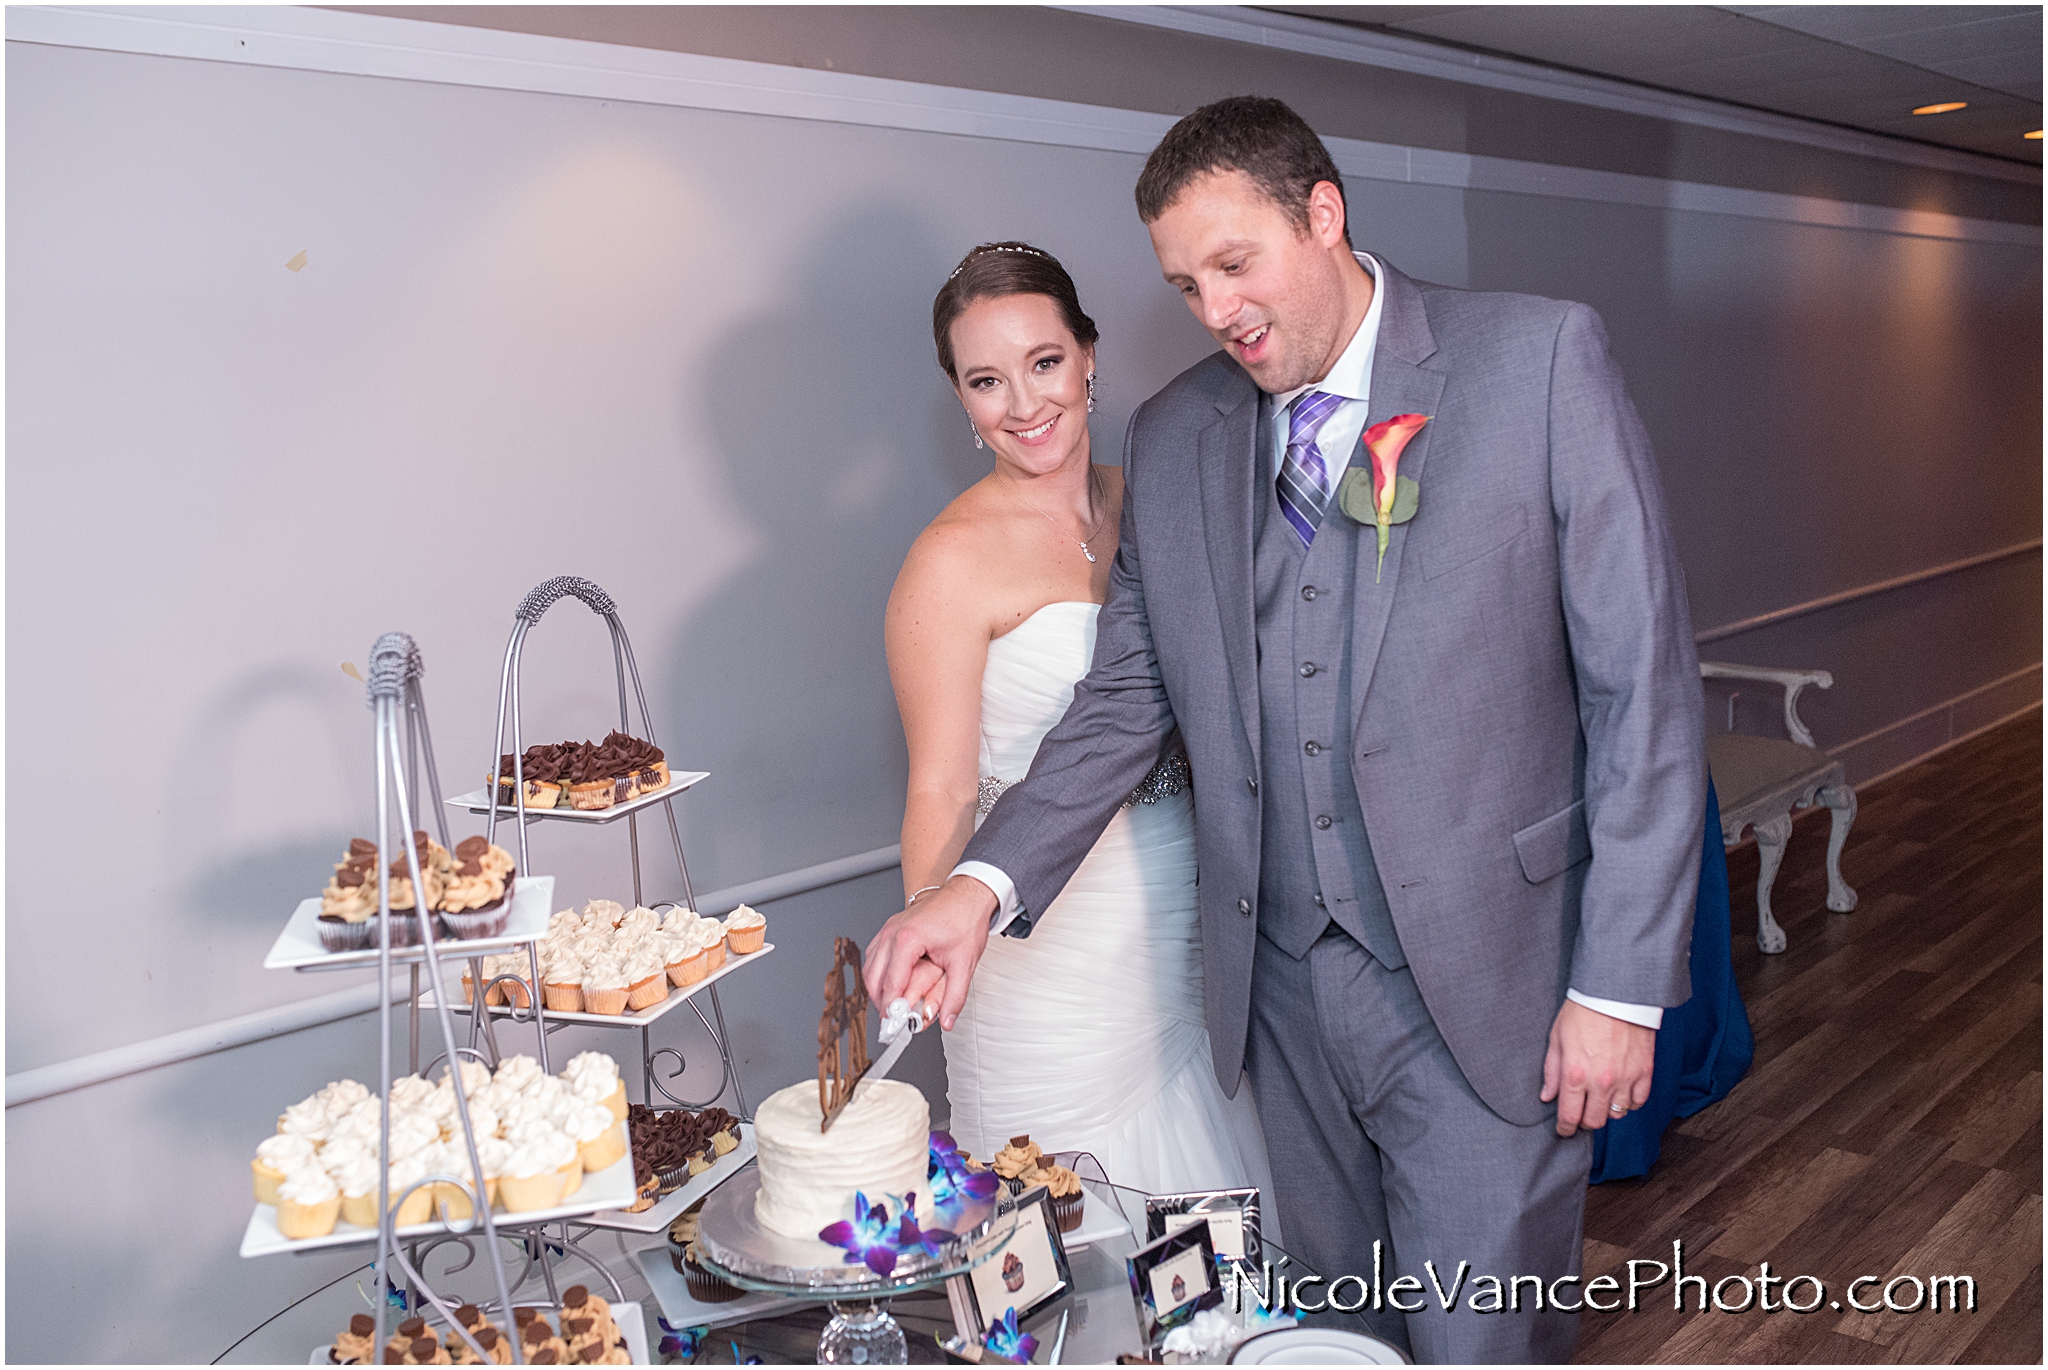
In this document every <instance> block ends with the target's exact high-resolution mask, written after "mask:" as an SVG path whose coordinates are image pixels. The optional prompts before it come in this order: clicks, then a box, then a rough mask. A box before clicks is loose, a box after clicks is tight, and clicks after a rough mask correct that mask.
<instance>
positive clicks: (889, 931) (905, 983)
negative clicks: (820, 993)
mask: <svg viewBox="0 0 2048 1370" xmlns="http://www.w3.org/2000/svg"><path fill="white" fill-rule="evenodd" d="M995 911H996V896H995V891H993V890H991V889H990V888H989V887H988V886H987V885H984V884H982V883H981V882H980V881H979V880H976V879H975V878H974V877H973V876H971V875H956V876H954V877H953V878H952V879H950V880H948V881H947V882H946V884H945V886H944V888H942V889H939V890H937V891H935V892H933V893H932V894H931V895H930V896H928V897H927V898H925V899H924V900H922V901H921V902H919V903H918V904H917V905H916V906H915V907H914V908H907V909H905V910H903V912H901V913H899V914H897V915H895V916H894V917H893V918H891V919H890V920H889V921H888V922H886V923H884V924H882V930H881V931H880V932H878V933H876V934H875V938H874V940H873V941H872V942H869V943H868V950H867V956H866V959H865V960H864V961H863V962H862V974H863V977H864V978H865V979H866V981H867V986H868V997H869V998H871V999H873V1000H874V1001H875V1002H876V1003H877V1004H888V1003H891V1002H893V1001H895V1000H897V999H901V998H908V997H910V996H909V992H910V990H911V989H913V988H920V987H925V986H928V985H929V984H930V980H931V972H930V970H929V969H926V970H925V971H924V972H923V973H922V974H921V975H918V976H917V981H916V984H915V985H913V983H912V981H913V975H916V974H917V972H918V967H919V964H920V963H921V962H929V963H930V965H932V966H936V967H938V970H939V973H940V974H941V975H943V976H944V977H945V979H944V987H945V993H944V995H943V996H942V997H941V999H940V1000H939V1025H940V1026H941V1027H943V1028H945V1029H946V1031H948V1032H951V1031H952V1030H953V1021H954V1019H956V1018H958V1017H959V1016H960V1006H961V1005H962V1004H965V1003H966V1002H967V986H968V983H969V982H970V981H971V980H973V978H974V967H975V965H976V964H977V963H978V962H979V961H980V960H981V953H982V949H983V948H985V947H986V946H987V945H988V921H989V919H990V917H992V916H993V915H994V913H995ZM921 992H926V993H928V992H929V991H928V989H923V990H921Z"/></svg>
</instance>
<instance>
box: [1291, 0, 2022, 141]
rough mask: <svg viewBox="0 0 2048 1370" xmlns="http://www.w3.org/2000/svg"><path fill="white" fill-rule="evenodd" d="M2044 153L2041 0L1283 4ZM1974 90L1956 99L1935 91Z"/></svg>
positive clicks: (1475, 45)
mask: <svg viewBox="0 0 2048 1370" xmlns="http://www.w3.org/2000/svg"><path fill="white" fill-rule="evenodd" d="M1267 8H1270V9H1274V10H1279V11H1282V12H1284V13H1288V14H1298V15H1304V16H1307V17H1310V18H1315V19H1324V20H1330V21H1333V22H1336V23H1339V24H1345V25H1348V26H1350V27H1353V28H1361V29H1372V30H1377V31H1382V32H1388V33H1398V34H1402V35H1404V36H1406V37H1410V38H1421V39H1427V40H1431V41H1434V42H1439V43H1446V44H1450V45H1453V46H1456V47H1459V48H1464V49H1468V50H1476V51H1481V52H1487V53H1492V54H1495V55H1498V56H1504V57H1515V58H1520V59H1522V60H1524V61H1531V62H1541V63H1543V64H1545V65H1547V66H1552V67H1562V68H1565V69H1568V70H1572V71H1579V72H1588V73H1592V74H1595V75H1599V76H1607V77H1612V78H1616V79H1619V80H1624V81H1631V82H1635V83H1637V84H1639V85H1645V86H1654V87H1657V88H1659V89H1662V90H1671V91H1680V92H1683V93H1684V94H1687V95H1696V96H1704V97H1706V98H1708V99H1714V100H1724V101H1727V102H1729V103H1731V104H1736V105H1743V106H1746V107H1748V108H1751V109H1762V110H1769V111H1771V112H1773V113H1777V114H1789V115H1794V116H1797V117H1799V118H1805V119H1815V120H1820V121H1822V122H1824V123H1829V124H1836V125H1840V126H1843V127H1847V128H1855V129H1862V130H1864V131H1866V132H1870V133H1881V134H1889V135H1891V136H1893V137H1898V138H1909V139H1913V140H1915V141H1917V142H1922V143H1931V144H1934V145H1937V146H1941V147H1950V148H1958V149H1961V150H1964V151H1968V152H1982V153H1988V154H1990V155H1992V156H1994V157H2001V158H2005V159H2007V160H2009V161H2016V162H2023V163H2027V164H2031V165H2035V166H2038V165H2040V163H2041V143H2040V141H2039V140H2028V139H2025V138H2023V137H2022V136H2021V135H2023V134H2025V133H2026V132H2027V131H2028V130H2030V129H2038V128H2040V127H2041V66H2042V59H2041V7H2040V6H2039V5H1728V6H1718V5H1273V6H1267ZM1951 100H1963V101H1967V102H1968V104H1969V108H1967V109H1963V110H1957V111H1955V112H1953V113H1948V114H1931V115H1914V114H1913V113H1912V110H1913V109H1914V108H1915V107H1917V106H1920V105H1929V104H1936V103H1945V102H1948V101H1951Z"/></svg>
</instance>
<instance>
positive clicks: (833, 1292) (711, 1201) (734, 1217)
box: [698, 1169, 1017, 1365]
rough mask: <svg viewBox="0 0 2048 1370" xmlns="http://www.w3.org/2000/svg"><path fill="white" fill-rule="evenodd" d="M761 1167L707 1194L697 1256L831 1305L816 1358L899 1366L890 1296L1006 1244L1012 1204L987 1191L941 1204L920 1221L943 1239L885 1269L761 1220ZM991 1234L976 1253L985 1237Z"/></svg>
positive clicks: (902, 1346)
mask: <svg viewBox="0 0 2048 1370" xmlns="http://www.w3.org/2000/svg"><path fill="white" fill-rule="evenodd" d="M760 1190H761V1172H760V1171H758V1170H752V1169H749V1170H744V1171H741V1172H740V1173H739V1174H738V1175H735V1176H734V1177H733V1178H732V1179H731V1180H730V1181H729V1182H727V1183H726V1184H725V1185H723V1186H722V1187H720V1188H718V1189H716V1190H714V1191H712V1193H711V1195H710V1197H708V1198H706V1199H705V1200H704V1207H703V1209H702V1211H701V1216H700V1220H699V1226H698V1250H699V1256H700V1258H702V1259H703V1260H704V1261H705V1262H706V1264H708V1265H709V1266H711V1268H712V1269H713V1270H714V1271H715V1272H716V1273H718V1274H720V1275H723V1276H725V1277H726V1278H727V1279H729V1280H731V1281H732V1282H733V1283H734V1284H736V1285H738V1286H739V1287H740V1288H742V1289H755V1290H760V1291H762V1292H765V1293H774V1294H786V1295H789V1296H791V1297H794V1298H800V1299H813V1300H818V1301H821V1302H829V1303H830V1304H831V1305H832V1320H831V1321H830V1322H828V1323H826V1324H825V1331H824V1333H823V1335H821V1336H820V1337H819V1338H818V1363H819V1364H820V1365H905V1364H908V1363H909V1360H910V1346H909V1343H908V1342H907V1341H906V1340H905V1339H904V1336H903V1329H902V1328H901V1327H899V1326H897V1325H896V1319H895V1318H893V1317H891V1316H890V1315H889V1299H890V1298H891V1297H892V1296H893V1295H896V1294H907V1293H909V1292H910V1291H912V1290H914V1289H926V1288H929V1287H931V1286H932V1285H935V1284H938V1283H940V1282H941V1281H943V1280H947V1279H951V1278H952V1277H953V1276H955V1275H959V1274H962V1273H964V1272H966V1271H968V1270H972V1269H973V1268H974V1267H975V1266H977V1265H979V1264H981V1263H982V1262H983V1261H985V1260H987V1259H989V1258H990V1257H991V1256H994V1255H995V1254H997V1253H998V1252H999V1251H1001V1250H1002V1249H1003V1247H1004V1246H1006V1245H1008V1244H1009V1240H1010V1237H1011V1235H1012V1234H1013V1233H1014V1232H1015V1231H1016V1227H1017V1215H1016V1212H1015V1210H1012V1211H1010V1212H1006V1213H1002V1214H1000V1215H999V1214H998V1213H997V1212H996V1208H997V1201H996V1200H995V1199H993V1198H990V1199H984V1200H981V1201H980V1202H970V1203H965V1204H960V1205H957V1206H954V1205H948V1206H947V1207H944V1208H941V1209H939V1210H938V1211H937V1212H935V1213H933V1214H932V1215H931V1218H932V1221H930V1222H927V1223H921V1224H920V1226H921V1227H922V1228H923V1230H924V1231H925V1232H927V1233H935V1234H938V1235H939V1236H940V1237H941V1239H942V1242H943V1244H942V1245H941V1246H940V1248H939V1252H938V1254H937V1255H936V1256H932V1255H927V1254H925V1253H924V1252H923V1251H916V1252H913V1253H911V1254H910V1255H907V1256H901V1257H899V1258H898V1260H897V1264H896V1268H895V1270H894V1271H892V1272H891V1273H890V1274H889V1275H887V1276H886V1277H884V1276H879V1275H877V1274H875V1272H874V1271H872V1270H870V1269H869V1268H868V1267H867V1266H865V1265H849V1264H846V1263H845V1254H846V1253H844V1252H843V1251H841V1250H840V1249H839V1248H838V1247H835V1246H832V1245H830V1244H828V1243H826V1242H821V1241H805V1240H802V1239H800V1238H795V1237H784V1236H782V1235H780V1234H779V1233H775V1232H770V1231H769V1230H768V1229H767V1228H765V1227H763V1226H761V1223H760V1220H759V1219H757V1218H756V1217H755V1216H754V1198H755V1196H756V1195H757V1194H759V1193H760ZM992 1235H993V1236H994V1237H995V1238H996V1240H995V1241H994V1242H993V1243H992V1244H990V1245H989V1246H987V1247H986V1249H983V1250H981V1251H979V1253H977V1251H976V1247H977V1245H978V1244H979V1243H981V1242H982V1241H983V1240H984V1239H986V1238H988V1237H990V1236H992Z"/></svg>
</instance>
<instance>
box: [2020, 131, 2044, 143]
mask: <svg viewBox="0 0 2048 1370" xmlns="http://www.w3.org/2000/svg"><path fill="white" fill-rule="evenodd" d="M2020 137H2022V138H2032V139H2033V140H2034V141H2035V142H2037V143H2038V142H2040V141H2041V130H2040V129H2038V128H2037V129H2035V130H2034V131H2033V132H2032V133H2022V134H2021V135H2020Z"/></svg>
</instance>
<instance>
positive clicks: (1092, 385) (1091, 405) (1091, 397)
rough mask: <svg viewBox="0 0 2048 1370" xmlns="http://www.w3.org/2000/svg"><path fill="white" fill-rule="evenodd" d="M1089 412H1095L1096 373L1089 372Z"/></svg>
mask: <svg viewBox="0 0 2048 1370" xmlns="http://www.w3.org/2000/svg"><path fill="white" fill-rule="evenodd" d="M1088 412H1089V413H1091V414H1092V413H1094V412H1095V373H1094V372H1093V371H1090V372H1089V373H1088Z"/></svg>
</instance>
